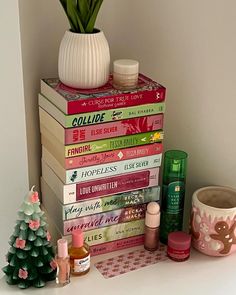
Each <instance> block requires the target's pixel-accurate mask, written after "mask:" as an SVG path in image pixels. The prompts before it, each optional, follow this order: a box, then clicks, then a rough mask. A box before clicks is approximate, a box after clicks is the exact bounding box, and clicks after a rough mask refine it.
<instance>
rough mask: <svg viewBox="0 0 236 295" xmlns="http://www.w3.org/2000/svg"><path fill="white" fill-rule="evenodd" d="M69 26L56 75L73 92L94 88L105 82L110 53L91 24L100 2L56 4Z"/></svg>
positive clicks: (74, 0)
mask: <svg viewBox="0 0 236 295" xmlns="http://www.w3.org/2000/svg"><path fill="white" fill-rule="evenodd" d="M60 2H61V4H62V7H63V9H64V11H65V13H66V15H67V18H68V20H69V23H70V30H68V31H66V32H65V35H64V37H63V39H62V41H61V44H60V49H59V58H58V74H59V79H60V80H61V82H62V83H64V84H66V85H67V86H70V87H74V88H83V89H88V88H96V87H100V86H102V85H104V84H105V83H106V82H107V81H108V78H109V67H110V52H109V46H108V43H107V40H106V38H105V36H104V33H103V32H102V31H101V30H99V29H96V28H95V27H94V26H95V22H96V18H97V15H98V12H99V10H100V7H101V5H102V2H103V0H60Z"/></svg>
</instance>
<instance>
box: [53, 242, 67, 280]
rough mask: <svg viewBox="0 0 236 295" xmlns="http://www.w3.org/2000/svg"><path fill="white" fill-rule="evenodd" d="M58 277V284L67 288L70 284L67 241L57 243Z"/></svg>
mask: <svg viewBox="0 0 236 295" xmlns="http://www.w3.org/2000/svg"><path fill="white" fill-rule="evenodd" d="M56 261H57V276H56V283H57V284H59V285H61V286H65V285H67V284H69V283H70V257H69V255H68V244H67V240H65V239H59V240H58V241H57V256H56Z"/></svg>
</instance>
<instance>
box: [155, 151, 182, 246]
mask: <svg viewBox="0 0 236 295" xmlns="http://www.w3.org/2000/svg"><path fill="white" fill-rule="evenodd" d="M187 158H188V154H187V153H186V152H184V151H180V150H169V151H166V152H165V154H164V170H163V180H162V199H161V225H160V240H161V242H162V243H165V244H166V243H167V240H168V234H169V233H171V232H174V231H181V230H182V227H183V214H184V198H185V181H186V168H187Z"/></svg>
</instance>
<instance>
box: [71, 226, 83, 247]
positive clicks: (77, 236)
mask: <svg viewBox="0 0 236 295" xmlns="http://www.w3.org/2000/svg"><path fill="white" fill-rule="evenodd" d="M83 245H84V233H83V231H82V230H81V229H77V230H74V231H72V246H73V247H75V248H80V247H82V246H83Z"/></svg>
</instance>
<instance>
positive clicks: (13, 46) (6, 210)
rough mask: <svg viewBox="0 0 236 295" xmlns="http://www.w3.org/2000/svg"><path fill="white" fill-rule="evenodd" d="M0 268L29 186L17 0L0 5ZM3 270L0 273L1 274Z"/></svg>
mask: <svg viewBox="0 0 236 295" xmlns="http://www.w3.org/2000/svg"><path fill="white" fill-rule="evenodd" d="M0 37H1V46H0V48H1V49H0V52H1V54H0V88H1V99H0V109H1V116H0V133H1V147H0V151H1V152H0V164H1V169H0V188H1V193H0V195H1V197H0V198H1V206H0V234H1V238H0V269H1V267H2V266H4V264H5V254H6V253H7V251H8V249H9V245H8V240H9V237H10V235H11V234H12V233H13V230H14V224H15V220H16V219H17V210H18V208H19V206H20V205H21V202H22V199H23V198H24V196H25V194H26V193H27V190H28V168H27V165H28V163H27V146H26V132H25V111H24V93H23V75H22V64H21V56H20V54H21V51H20V28H19V10H18V4H17V1H5V3H4V9H3V7H2V9H0ZM2 274H3V273H2V272H1V274H0V277H1V276H2Z"/></svg>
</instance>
